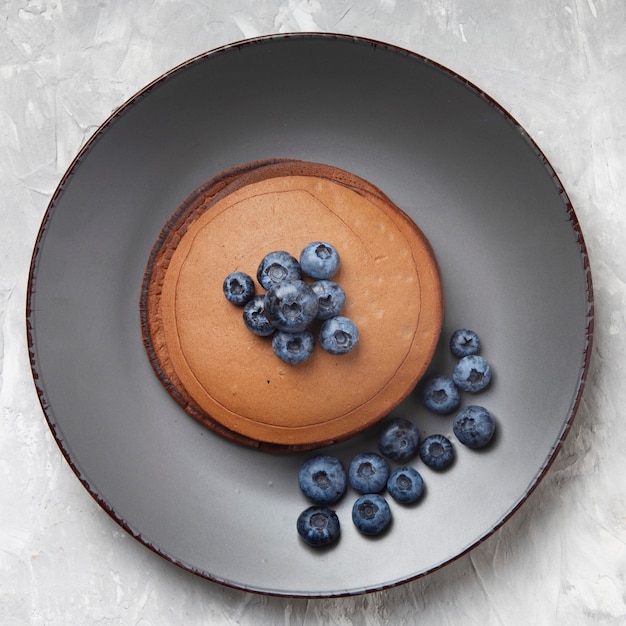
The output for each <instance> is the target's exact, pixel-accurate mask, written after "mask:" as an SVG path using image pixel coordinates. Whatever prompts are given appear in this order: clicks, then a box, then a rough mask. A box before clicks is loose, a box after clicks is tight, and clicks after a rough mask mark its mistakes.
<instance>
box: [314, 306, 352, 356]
mask: <svg viewBox="0 0 626 626" xmlns="http://www.w3.org/2000/svg"><path fill="white" fill-rule="evenodd" d="M319 340H320V345H321V346H322V348H324V350H326V352H330V353H331V354H347V353H348V352H350V351H351V350H353V349H354V347H355V346H356V345H357V343H358V342H359V330H358V328H357V327H356V324H355V323H354V322H353V321H352V320H351V319H350V318H348V317H344V316H342V315H337V316H335V317H331V318H330V319H328V320H326V321H325V322H324V323H323V324H322V327H321V328H320V334H319Z"/></svg>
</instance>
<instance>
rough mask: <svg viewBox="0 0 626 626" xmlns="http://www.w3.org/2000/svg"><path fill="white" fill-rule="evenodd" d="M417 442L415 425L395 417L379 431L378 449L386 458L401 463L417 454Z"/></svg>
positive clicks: (418, 435)
mask: <svg viewBox="0 0 626 626" xmlns="http://www.w3.org/2000/svg"><path fill="white" fill-rule="evenodd" d="M419 443H420V433H419V430H418V429H417V426H416V425H415V424H413V423H412V422H409V421H408V420H406V419H404V418H402V417H396V418H394V419H392V420H391V421H390V422H389V423H388V424H387V425H386V426H385V427H384V428H383V430H382V431H381V433H380V435H379V438H378V449H379V450H380V452H381V454H383V455H384V456H386V457H387V458H388V459H392V460H393V461H398V462H399V463H403V462H404V461H408V460H409V459H411V458H413V457H414V456H415V455H416V454H417V451H418V448H419Z"/></svg>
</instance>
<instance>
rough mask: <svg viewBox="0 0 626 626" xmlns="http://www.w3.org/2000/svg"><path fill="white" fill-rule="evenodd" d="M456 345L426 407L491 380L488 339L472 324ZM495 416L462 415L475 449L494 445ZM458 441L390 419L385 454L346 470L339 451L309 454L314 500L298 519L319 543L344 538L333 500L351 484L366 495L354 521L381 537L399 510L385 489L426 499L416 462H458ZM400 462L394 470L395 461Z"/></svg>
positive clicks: (398, 496)
mask: <svg viewBox="0 0 626 626" xmlns="http://www.w3.org/2000/svg"><path fill="white" fill-rule="evenodd" d="M450 350H451V351H452V354H453V355H454V356H455V357H457V358H458V362H457V364H456V366H455V368H454V371H453V374H452V376H451V377H450V376H436V377H433V378H431V379H430V380H428V381H427V382H426V385H425V386H424V390H423V399H424V403H425V405H426V406H427V407H428V408H429V409H431V410H432V411H434V412H435V413H438V414H442V415H445V414H449V413H451V412H452V411H454V410H455V409H458V407H459V405H460V402H461V393H462V392H468V393H471V394H475V393H478V392H480V391H482V390H483V389H485V388H486V387H487V386H488V385H489V383H490V382H491V368H490V366H489V364H488V363H487V361H486V360H485V359H484V358H482V357H480V356H478V355H477V352H478V351H479V350H480V341H479V338H478V335H477V334H476V333H475V332H474V331H471V330H466V329H461V330H457V331H455V332H454V333H453V335H452V338H451V340H450ZM494 430H495V422H494V419H493V417H492V416H491V414H490V413H489V411H487V409H485V408H484V407H481V406H478V405H469V406H466V407H464V408H462V409H461V410H460V411H458V413H457V414H456V417H455V419H454V423H453V431H454V434H455V436H456V438H457V439H458V440H459V441H460V442H461V443H462V444H464V445H466V446H468V447H470V448H481V447H484V446H486V445H487V444H488V443H489V442H490V441H491V439H492V437H493V434H494ZM454 455H455V453H454V447H453V445H452V442H451V441H450V439H448V438H447V437H445V436H444V435H442V434H433V435H429V436H427V437H425V438H424V439H422V438H421V436H420V432H419V429H418V427H417V426H416V425H415V424H414V423H413V422H411V421H409V420H407V419H404V418H402V417H394V418H391V419H389V420H388V421H387V422H386V423H385V425H384V426H383V428H382V429H381V431H380V433H379V436H378V452H370V451H368V452H360V453H358V454H356V455H355V456H354V457H353V458H352V460H351V461H350V463H349V465H348V469H347V470H346V469H345V466H344V464H343V463H342V462H341V461H340V460H339V459H338V458H336V457H334V456H328V455H318V456H315V457H312V458H309V459H308V460H306V461H305V462H304V463H303V464H302V466H301V468H300V471H299V473H298V484H299V486H300V490H301V491H302V493H303V494H304V495H305V496H306V497H307V498H308V499H309V500H311V502H312V503H313V505H312V506H310V507H308V508H307V509H305V510H304V511H303V512H302V513H301V514H300V515H299V517H298V520H297V524H296V526H297V530H298V534H299V535H300V536H301V537H302V539H303V540H304V541H305V542H306V543H308V544H309V545H312V546H324V545H328V544H331V543H334V542H335V541H336V540H337V539H339V536H340V533H341V526H340V523H339V518H338V517H337V513H336V512H335V511H334V510H333V509H332V508H331V505H332V504H334V503H336V502H337V501H339V500H340V499H341V498H342V497H343V496H344V494H345V493H346V491H347V489H348V487H351V488H352V489H353V490H354V491H356V492H357V493H358V494H359V495H358V497H357V498H356V500H355V502H354V504H353V506H352V521H353V523H354V525H355V526H356V528H357V529H358V530H359V531H360V532H361V533H363V534H365V535H379V534H381V533H382V532H383V531H384V530H385V529H387V528H388V527H389V525H390V524H391V521H392V511H391V507H390V506H389V503H388V502H387V500H386V499H385V497H384V496H383V495H382V492H383V491H384V490H385V489H386V490H387V493H388V494H389V495H390V496H391V498H392V499H393V500H394V501H396V502H398V503H400V504H413V503H416V502H418V501H419V500H420V499H421V497H422V495H423V494H424V490H425V485H424V480H423V478H422V476H421V474H420V473H419V471H418V470H416V469H415V468H414V467H412V466H411V465H409V463H410V462H411V461H412V460H413V459H415V458H416V457H419V459H421V461H422V462H423V463H424V464H425V465H427V466H428V467H430V468H431V469H433V470H443V469H445V468H447V467H449V466H450V465H451V464H452V462H453V461H454ZM390 461H392V462H395V463H397V464H398V467H396V468H394V469H392V468H391V467H390V464H389V462H390Z"/></svg>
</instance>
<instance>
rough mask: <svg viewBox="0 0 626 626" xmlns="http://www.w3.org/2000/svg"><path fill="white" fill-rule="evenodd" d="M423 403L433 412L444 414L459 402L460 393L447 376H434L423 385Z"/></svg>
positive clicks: (449, 411)
mask: <svg viewBox="0 0 626 626" xmlns="http://www.w3.org/2000/svg"><path fill="white" fill-rule="evenodd" d="M423 393H424V396H423V397H424V404H425V405H426V407H427V408H429V409H430V410H431V411H434V412H435V413H440V414H441V415H446V414H447V413H451V412H452V411H453V410H454V409H456V408H457V407H458V406H459V404H460V402H461V394H460V393H459V390H458V388H457V386H456V385H455V384H454V381H453V380H452V379H451V378H450V377H449V376H435V377H434V378H431V379H429V380H428V381H427V382H426V385H425V386H424V392H423Z"/></svg>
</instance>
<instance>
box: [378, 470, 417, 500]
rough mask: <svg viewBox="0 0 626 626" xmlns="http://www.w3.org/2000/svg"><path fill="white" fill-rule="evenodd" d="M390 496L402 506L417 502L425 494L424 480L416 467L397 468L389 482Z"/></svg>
mask: <svg viewBox="0 0 626 626" xmlns="http://www.w3.org/2000/svg"><path fill="white" fill-rule="evenodd" d="M387 491H388V492H389V495H390V496H391V497H392V498H393V499H394V500H396V501H398V502H402V504H411V503H412V502H417V501H418V500H419V499H420V498H421V497H422V494H423V493H424V479H423V478H422V476H421V474H420V473H419V472H418V471H417V470H416V469H415V468H414V467H397V468H396V469H395V470H393V472H391V476H389V480H388V481H387Z"/></svg>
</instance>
